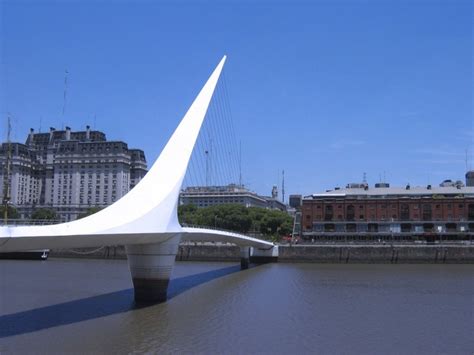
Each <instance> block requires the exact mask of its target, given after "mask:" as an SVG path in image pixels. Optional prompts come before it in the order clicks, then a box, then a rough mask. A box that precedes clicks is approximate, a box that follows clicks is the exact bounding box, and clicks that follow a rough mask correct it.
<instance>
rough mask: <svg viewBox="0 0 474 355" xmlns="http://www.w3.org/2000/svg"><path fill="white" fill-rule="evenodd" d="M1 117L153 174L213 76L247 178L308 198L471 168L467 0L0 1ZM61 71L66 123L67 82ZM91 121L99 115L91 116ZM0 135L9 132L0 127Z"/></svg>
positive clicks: (18, 129) (21, 135) (459, 174)
mask: <svg viewBox="0 0 474 355" xmlns="http://www.w3.org/2000/svg"><path fill="white" fill-rule="evenodd" d="M0 11H1V17H0V21H1V32H0V36H1V47H0V49H1V53H0V54H1V56H0V58H1V65H0V90H1V91H0V115H1V118H2V122H5V119H6V115H7V112H10V113H11V115H12V117H13V124H14V129H13V138H14V139H15V140H17V141H24V140H25V138H26V134H27V132H28V130H29V128H30V127H34V128H35V129H36V130H37V129H38V128H39V126H40V120H41V125H42V129H43V131H44V130H46V129H48V127H50V126H55V127H58V128H60V127H61V125H62V124H65V125H69V126H71V127H72V128H73V129H83V128H84V127H85V125H87V124H90V125H94V122H95V128H97V129H100V130H103V131H105V132H106V133H107V136H108V138H109V139H117V140H125V141H126V142H128V143H129V146H131V147H137V148H141V149H143V150H145V152H146V155H147V158H148V161H149V164H151V163H152V162H153V161H154V159H155V158H156V157H157V155H158V154H159V152H160V150H161V148H162V147H163V145H164V144H165V143H166V140H167V139H168V137H169V136H170V134H171V133H172V131H173V130H174V128H175V127H176V125H177V123H178V122H179V120H180V119H181V117H182V116H183V114H184V113H185V111H186V110H187V108H188V107H189V105H190V104H191V102H192V100H193V99H194V97H195V95H196V94H197V92H198V91H199V89H200V88H201V86H202V85H203V83H204V82H205V80H206V79H207V77H208V75H209V74H210V72H211V71H212V69H213V68H214V66H215V65H216V64H217V63H218V61H219V60H220V58H221V57H222V55H224V54H227V55H228V62H227V64H226V68H225V75H226V82H227V85H228V88H229V92H230V95H229V102H230V105H231V107H232V116H233V119H234V124H235V128H236V133H237V136H238V139H240V140H241V141H242V162H243V181H244V183H245V184H247V185H248V186H249V187H250V188H251V189H253V190H255V191H257V192H259V193H266V194H268V193H269V192H270V190H271V187H272V185H273V184H275V183H278V184H280V183H281V182H280V181H279V179H280V173H279V172H280V171H281V170H282V169H285V177H286V193H287V196H288V194H291V193H302V194H310V193H313V192H319V191H322V190H325V189H329V188H333V187H334V186H344V185H345V184H346V183H348V182H358V181H361V180H362V176H363V173H364V172H365V173H366V175H367V180H368V182H369V183H370V184H373V183H375V182H378V181H379V180H380V177H381V176H384V175H385V177H386V180H387V181H388V182H390V183H391V184H392V185H404V184H406V183H411V184H412V185H426V184H428V183H431V184H438V183H439V182H441V181H442V180H444V179H445V178H451V179H462V180H464V173H465V170H466V163H465V154H466V153H465V152H466V149H468V150H469V156H470V165H471V166H472V167H473V168H474V160H473V156H474V154H473V151H474V143H473V142H474V133H473V132H474V127H473V125H474V123H473V122H474V117H473V107H472V105H473V56H472V53H473V27H472V26H473V22H474V21H473V5H472V2H471V1H461V0H450V1H448V0H446V1H435V0H433V1H428V0H425V1H403V0H401V1H398V0H393V1H388V0H381V1H363V0H352V1H350V0H348V1H308V2H301V1H300V2H298V1H252V2H251V1H220V2H216V1H172V2H171V1H170V2H165V1H154V2H152V1H134V2H131V1H129V2H127V1H80V2H79V1H66V0H64V1H54V2H53V1H49V2H42V1H34V2H33V1H32V2H27V1H8V0H7V1H5V0H3V1H1V2H0ZM66 68H67V69H68V71H69V79H68V80H69V87H68V96H67V97H68V99H67V106H66V114H65V118H64V121H65V122H63V119H62V118H61V112H62V107H63V81H64V70H65V69H66ZM94 117H96V118H95V119H94ZM1 127H2V131H1V136H2V138H4V137H5V124H4V123H2V125H1Z"/></svg>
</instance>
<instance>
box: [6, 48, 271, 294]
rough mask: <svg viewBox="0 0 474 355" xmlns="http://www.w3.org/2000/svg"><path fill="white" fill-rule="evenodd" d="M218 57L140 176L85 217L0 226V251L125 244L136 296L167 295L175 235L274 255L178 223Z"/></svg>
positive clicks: (254, 244) (259, 243) (231, 236)
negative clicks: (115, 198) (180, 201)
mask: <svg viewBox="0 0 474 355" xmlns="http://www.w3.org/2000/svg"><path fill="white" fill-rule="evenodd" d="M225 60H226V57H225V56H224V58H222V60H221V61H220V63H219V64H218V65H217V67H216V69H215V70H214V72H213V73H212V74H211V76H210V77H209V79H208V81H207V83H206V84H205V85H204V87H203V88H202V90H201V92H200V93H199V94H198V96H197V97H196V99H195V100H194V102H193V104H192V105H191V107H190V108H189V110H188V112H187V113H186V114H185V116H184V118H183V119H182V120H181V122H180V124H179V125H178V127H177V128H176V130H175V131H174V133H173V135H172V136H171V138H170V140H169V141H168V143H167V144H166V146H165V148H164V149H163V151H162V152H161V154H160V156H159V157H158V159H157V160H156V161H155V163H154V164H153V166H152V167H151V169H150V170H149V171H148V173H147V174H146V175H145V177H144V178H143V179H142V180H141V181H140V182H139V183H138V184H137V185H136V186H135V187H134V188H133V189H132V190H131V191H130V192H129V193H128V194H126V195H125V196H124V197H123V198H121V199H120V200H118V201H117V202H115V203H114V204H112V205H110V206H109V207H107V208H105V209H103V210H101V211H99V212H97V213H95V214H93V215H91V216H88V217H86V218H83V219H80V220H76V221H72V222H68V223H61V224H55V225H48V226H3V227H0V252H14V251H27V250H35V249H56V248H82V247H99V246H104V245H117V244H121V245H125V247H126V252H127V257H128V264H129V267H130V272H131V274H132V279H133V286H134V290H135V300H136V301H152V302H161V301H165V300H166V294H167V288H168V282H169V279H170V276H171V272H172V269H173V265H174V262H175V257H176V254H177V252H178V245H179V243H180V241H222V242H230V243H234V244H236V245H238V246H240V247H241V257H242V262H241V265H242V268H246V267H248V262H249V256H250V254H253V255H255V256H262V257H278V247H277V246H274V245H273V244H272V243H270V242H267V241H264V240H260V239H256V238H251V237H248V236H244V235H241V234H237V233H231V232H224V231H218V230H212V229H201V228H187V227H182V226H181V225H180V224H179V221H178V211H177V209H178V199H179V192H180V190H181V185H182V182H183V179H184V176H185V174H186V169H187V167H188V163H189V160H190V157H191V154H192V151H193V148H194V145H195V143H196V140H197V137H198V135H199V131H200V129H201V126H202V123H203V121H204V117H205V116H206V112H207V109H208V107H209V103H210V101H211V99H212V95H213V93H214V90H215V88H216V85H217V82H218V80H219V77H220V74H221V72H222V68H223V66H224V62H225Z"/></svg>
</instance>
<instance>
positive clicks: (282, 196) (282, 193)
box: [281, 170, 285, 203]
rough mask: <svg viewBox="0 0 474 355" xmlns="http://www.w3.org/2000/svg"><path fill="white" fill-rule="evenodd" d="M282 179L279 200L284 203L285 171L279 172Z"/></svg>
mask: <svg viewBox="0 0 474 355" xmlns="http://www.w3.org/2000/svg"><path fill="white" fill-rule="evenodd" d="M281 175H282V179H281V199H282V202H283V203H285V170H283V171H282V172H281Z"/></svg>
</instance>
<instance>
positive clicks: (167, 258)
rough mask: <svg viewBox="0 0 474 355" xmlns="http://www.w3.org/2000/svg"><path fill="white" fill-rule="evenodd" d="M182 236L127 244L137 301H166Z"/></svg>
mask: <svg viewBox="0 0 474 355" xmlns="http://www.w3.org/2000/svg"><path fill="white" fill-rule="evenodd" d="M180 239H181V236H180V235H179V234H177V235H175V236H173V237H171V238H170V239H168V240H167V241H165V242H162V243H159V244H139V245H127V246H126V247H125V249H126V253H127V258H128V266H129V268H130V273H131V275H132V280H133V288H134V294H135V301H136V302H164V301H166V299H167V292H168V283H169V280H170V277H171V272H172V270H173V266H174V262H175V259H176V254H177V252H178V246H179V242H180Z"/></svg>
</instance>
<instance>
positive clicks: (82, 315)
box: [0, 259, 474, 354]
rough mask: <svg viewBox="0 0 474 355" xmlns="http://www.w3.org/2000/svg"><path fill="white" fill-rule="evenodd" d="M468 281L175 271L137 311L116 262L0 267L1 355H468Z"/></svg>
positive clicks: (449, 271)
mask: <svg viewBox="0 0 474 355" xmlns="http://www.w3.org/2000/svg"><path fill="white" fill-rule="evenodd" d="M473 271H474V267H473V266H470V265H317V264H282V263H280V264H269V265H263V266H259V267H254V268H251V269H250V270H246V271H239V266H238V265H236V264H229V263H192V262H183V263H177V264H176V267H175V270H174V276H173V280H172V282H171V285H170V290H169V295H170V299H169V301H168V302H166V303H163V304H159V305H154V306H149V307H143V308H136V307H135V306H134V303H133V291H132V289H131V287H132V285H131V281H130V276H129V272H128V267H127V264H126V262H125V261H121V260H117V261H110V260H107V261H104V260H73V259H69V260H66V259H50V260H48V261H46V262H40V261H0V278H1V279H0V287H1V288H0V291H1V293H0V295H1V301H0V307H1V308H0V314H1V316H0V352H2V353H25V352H30V353H33V352H34V353H65V352H69V353H70V352H75V353H84V352H96V353H97V352H100V353H141V352H160V353H173V352H175V353H206V354H213V353H273V354H275V353H279V354H284V353H286V354H301V353H322V354H342V353H347V354H349V353H364V354H392V353H393V354H395V353H400V354H407V353H412V354H421V353H424V354H434V353H449V354H472V353H473V351H474V342H473V334H474V332H473V330H474V328H473V327H474V325H473V324H474V321H473V294H474V277H473V275H474V273H473Z"/></svg>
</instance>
